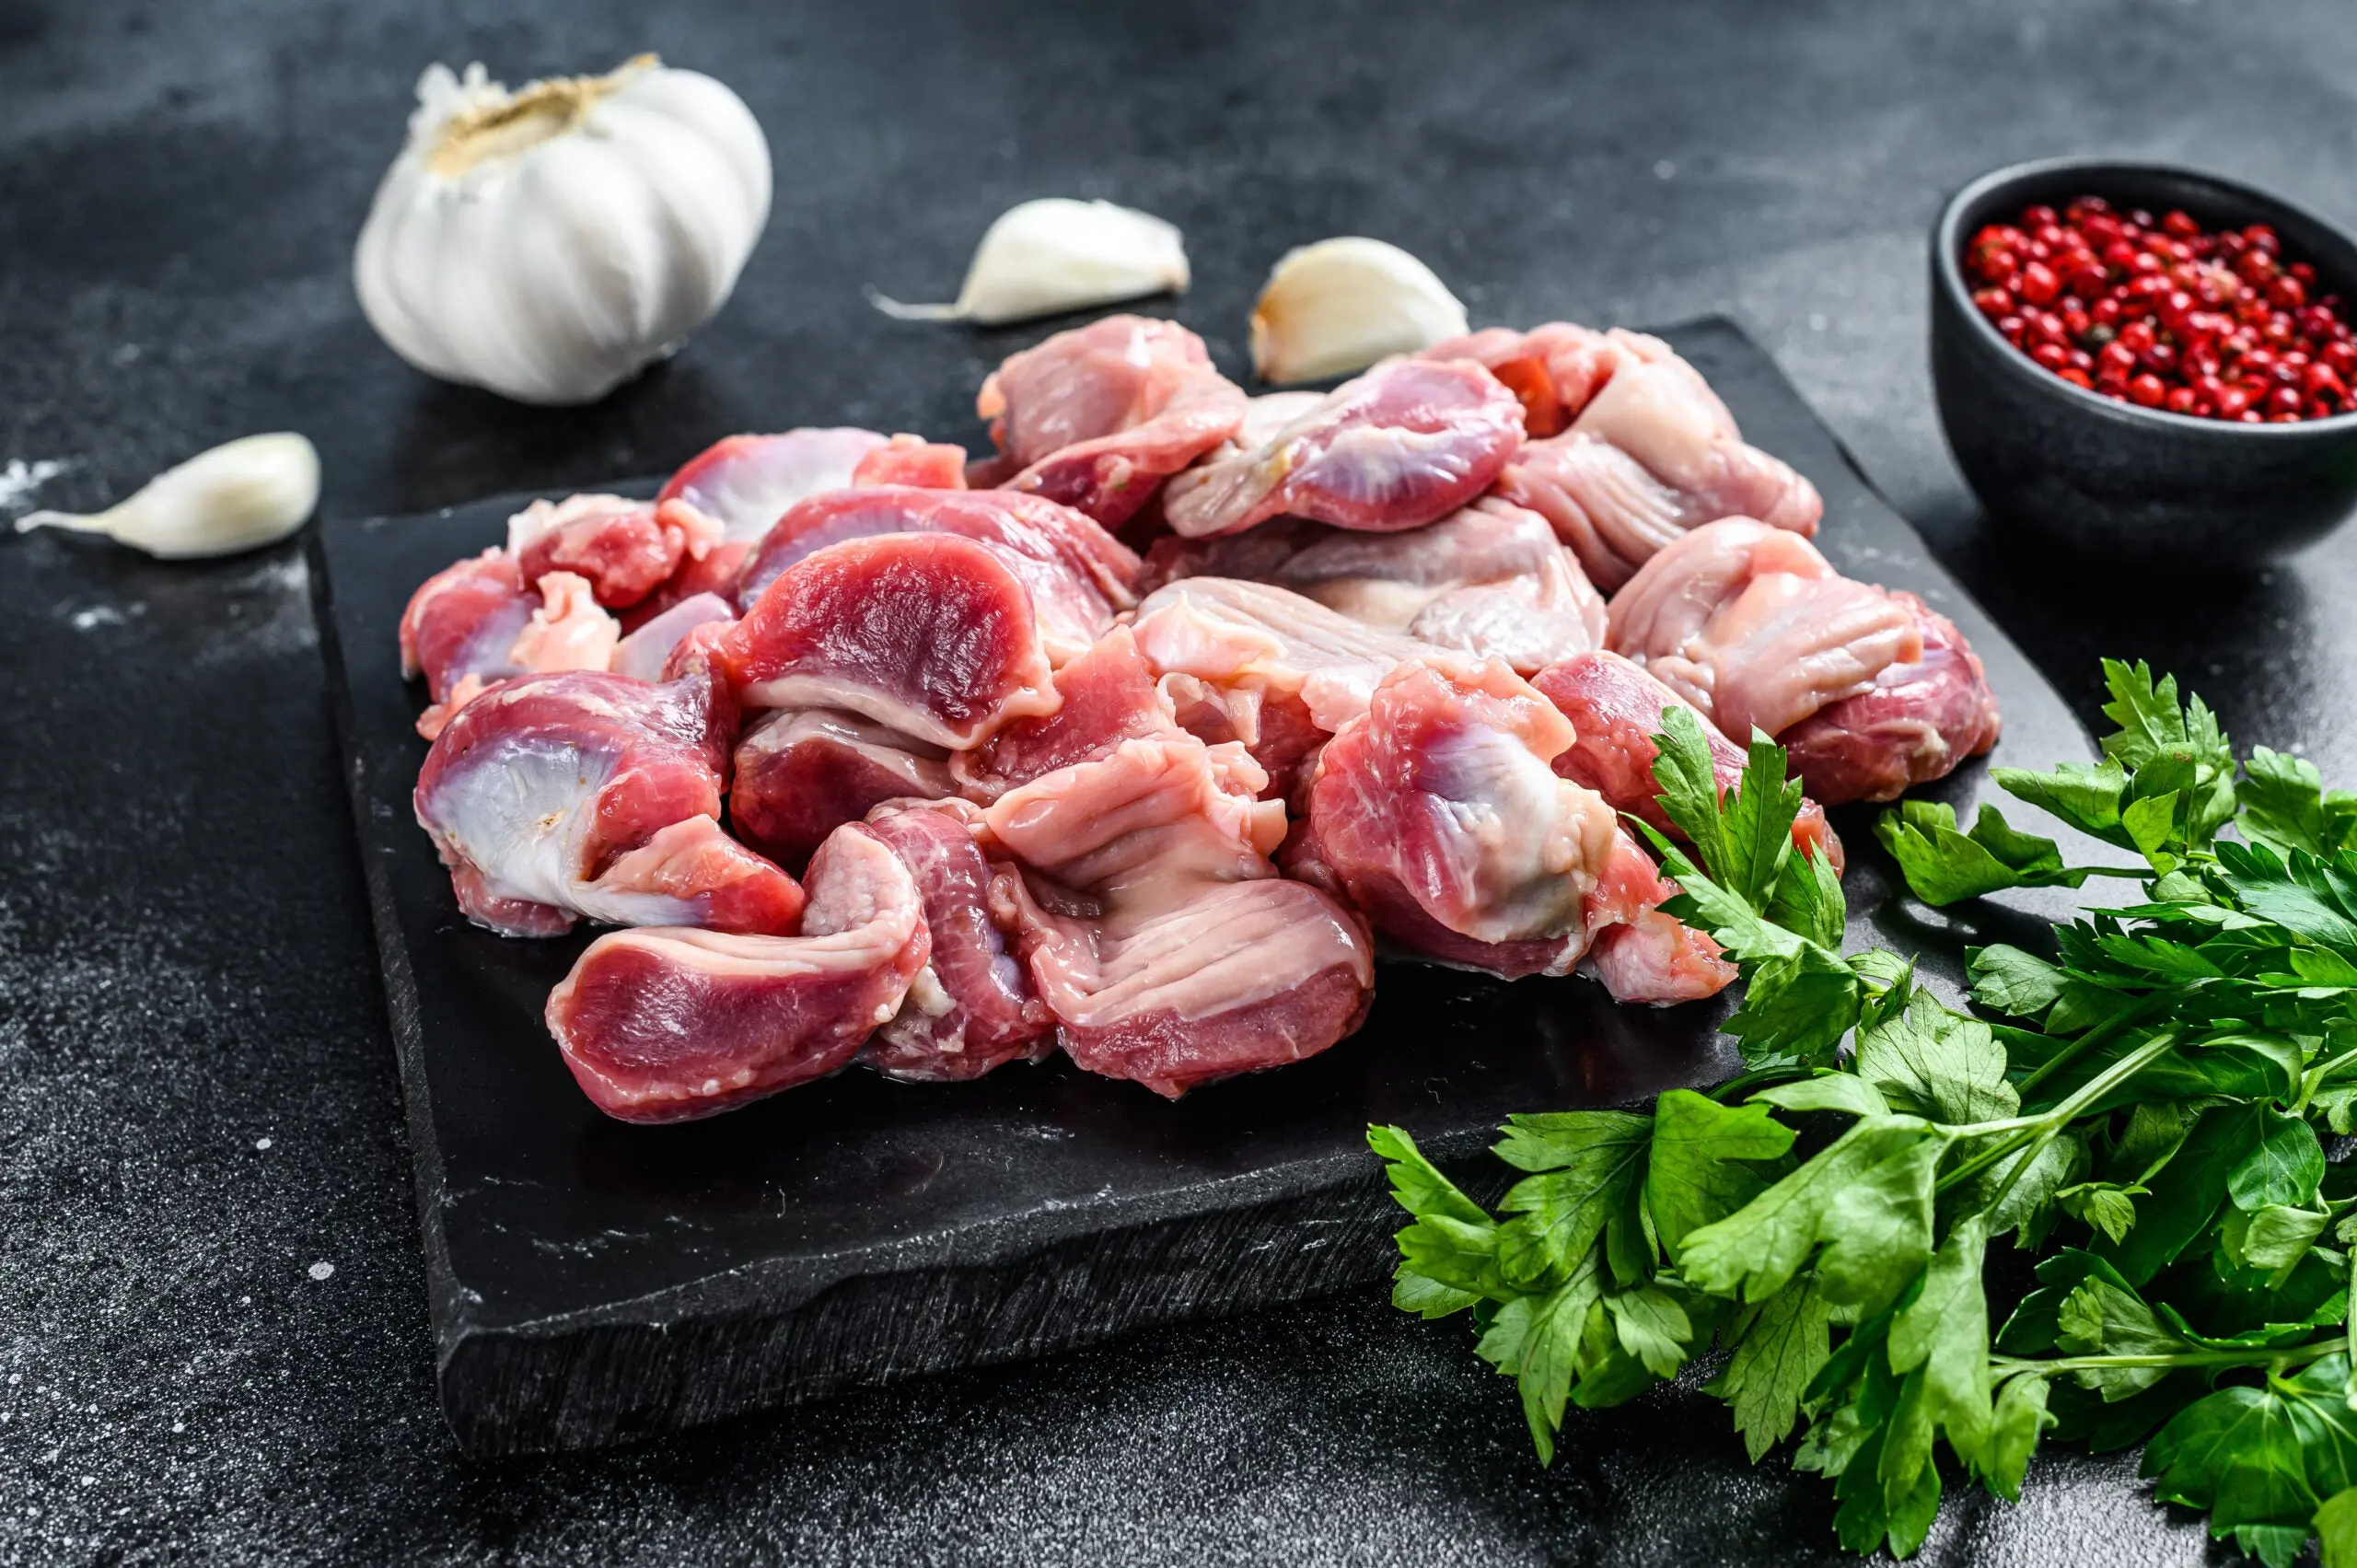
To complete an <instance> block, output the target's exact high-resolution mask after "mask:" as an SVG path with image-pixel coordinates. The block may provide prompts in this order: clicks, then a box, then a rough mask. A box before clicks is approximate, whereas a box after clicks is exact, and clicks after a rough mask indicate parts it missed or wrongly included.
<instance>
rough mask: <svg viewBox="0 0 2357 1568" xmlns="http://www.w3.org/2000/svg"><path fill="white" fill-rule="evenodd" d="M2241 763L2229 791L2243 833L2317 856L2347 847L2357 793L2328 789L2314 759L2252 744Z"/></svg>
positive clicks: (2281, 850)
mask: <svg viewBox="0 0 2357 1568" xmlns="http://www.w3.org/2000/svg"><path fill="white" fill-rule="evenodd" d="M2243 767H2244V778H2243V782H2242V783H2241V784H2239V785H2238V786H2236V788H2235V798H2236V799H2237V800H2239V801H2240V802H2241V804H2242V815H2241V816H2240V818H2239V819H2237V825H2238V826H2239V827H2240V828H2241V829H2242V830H2243V837H2245V838H2247V839H2248V840H2250V841H2251V842H2254V843H2263V844H2265V845H2267V846H2268V847H2269V848H2270V849H2272V850H2273V851H2275V853H2276V854H2290V853H2291V852H2292V851H2293V850H2295V849H2296V850H2305V851H2306V852H2307V853H2308V854H2313V855H2316V856H2319V857H2323V856H2330V855H2333V854H2339V853H2340V851H2341V850H2343V849H2346V848H2348V847H2349V844H2350V840H2351V835H2352V832H2357V795H2352V794H2351V793H2350V792H2349V791H2347V790H2334V791H2332V792H2330V793H2329V794H2328V793H2327V792H2326V790H2325V787H2324V779H2323V777H2322V775H2320V774H2319V773H2317V772H2316V764H2315V763H2313V762H2310V761H2306V760H2305V759H2304V758H2299V757H2293V756H2290V755H2288V754H2286V753H2284V752H2282V751H2270V750H2269V749H2267V748H2266V747H2264V746H2259V747H2254V748H2253V749H2252V750H2251V754H2250V758H2249V760H2248V761H2246V762H2245V763H2244V764H2243Z"/></svg>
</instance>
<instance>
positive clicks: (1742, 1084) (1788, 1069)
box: [1706, 1062, 1814, 1105]
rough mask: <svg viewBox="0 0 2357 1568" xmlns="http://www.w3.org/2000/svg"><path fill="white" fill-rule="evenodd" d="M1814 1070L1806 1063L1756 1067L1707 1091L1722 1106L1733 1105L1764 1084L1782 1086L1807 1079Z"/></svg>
mask: <svg viewBox="0 0 2357 1568" xmlns="http://www.w3.org/2000/svg"><path fill="white" fill-rule="evenodd" d="M1813 1070H1814V1069H1812V1068H1810V1067H1809V1066H1808V1065H1807V1064H1806V1063H1799V1062H1794V1063H1786V1064H1784V1065H1783V1066H1781V1067H1754V1068H1753V1069H1752V1070H1751V1071H1749V1072H1748V1073H1737V1074H1736V1075H1735V1076H1734V1077H1732V1078H1729V1079H1728V1080H1727V1081H1726V1082H1725V1083H1724V1084H1721V1085H1719V1086H1717V1087H1715V1088H1713V1089H1710V1090H1708V1091H1706V1092H1707V1093H1708V1094H1709V1095H1710V1097H1711V1098H1713V1099H1714V1100H1717V1101H1718V1102H1719V1103H1720V1104H1721V1105H1732V1104H1734V1103H1735V1097H1736V1096H1739V1095H1741V1094H1743V1093H1744V1092H1745V1091H1746V1090H1747V1089H1756V1088H1758V1087H1759V1086H1761V1085H1763V1084H1781V1083H1782V1082H1784V1081H1785V1080H1786V1079H1788V1078H1805V1077H1807V1076H1808V1074H1810V1073H1811V1072H1812V1071H1813Z"/></svg>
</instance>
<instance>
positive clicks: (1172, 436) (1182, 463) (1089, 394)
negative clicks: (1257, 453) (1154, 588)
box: [975, 316, 1247, 528]
mask: <svg viewBox="0 0 2357 1568" xmlns="http://www.w3.org/2000/svg"><path fill="white" fill-rule="evenodd" d="M1246 401H1247V400H1246V398H1245V396H1244V392H1243V390H1242V389H1240V388H1238V387H1237V386H1236V385H1235V384H1234V383H1233V382H1231V381H1229V380H1228V379H1227V378H1226V377H1224V376H1222V375H1221V374H1220V373H1219V372H1218V371H1217V370H1214V369H1213V368H1212V362H1211V355H1210V354H1208V353H1206V352H1205V351H1204V348H1203V341H1202V339H1201V338H1199V337H1197V336H1196V335H1195V334H1194V333H1192V332H1190V331H1188V330H1187V329H1186V328H1184V327H1182V326H1180V325H1179V324H1178V323H1177V322H1176V321H1157V320H1151V319H1147V318H1145V317H1142V316H1109V317H1107V318H1106V319H1103V320H1101V321H1092V322H1091V323H1089V324H1088V325H1087V326H1086V327H1080V328H1075V329H1074V330H1073V331H1068V332H1058V333H1057V334H1056V335H1055V336H1053V337H1051V338H1050V339H1048V341H1047V342H1045V343H1040V344H1039V346H1038V347H1036V348H1029V349H1026V350H1024V351H1023V352H1022V353H1020V354H1014V355H1011V356H1010V357H1009V358H1008V359H1007V360H1006V362H1005V363H1004V364H1003V365H1001V366H999V367H998V369H997V370H995V371H993V373H992V374H991V376H990V377H989V379H987V380H985V381H984V382H983V383H982V389H981V395H980V396H979V397H978V398H977V399H976V400H975V408H976V410H977V411H978V412H980V413H981V416H982V417H983V418H984V419H987V420H989V421H990V422H991V438H992V440H993V441H995V442H996V443H997V444H998V447H999V452H1000V458H1001V460H1002V463H1003V464H1004V468H1005V469H1006V470H1008V471H1007V472H1005V473H1004V474H1002V473H1000V472H998V471H996V470H985V475H986V477H987V478H989V479H990V480H992V481H993V482H1003V483H1004V484H1005V485H1007V486H1008V487H1010V488H1012V489H1016V490H1021V491H1028V492H1031V493H1033V494H1039V495H1044V496H1046V497H1048V498H1049V499H1050V500H1053V501H1060V502H1062V503H1063V504H1064V505H1067V506H1071V507H1074V508H1076V509H1077V510H1079V511H1082V512H1085V513H1086V514H1087V515H1088V516H1089V517H1094V518H1095V519H1096V520H1097V521H1098V522H1100V523H1102V524H1104V525H1105V526H1106V527H1107V528H1117V527H1119V526H1120V524H1121V523H1122V522H1123V521H1124V520H1125V519H1127V518H1128V517H1130V516H1131V515H1132V514H1133V513H1135V512H1136V511H1137V510H1138V509H1139V508H1140V507H1141V506H1143V505H1145V503H1146V501H1147V500H1148V498H1150V497H1151V496H1152V495H1153V494H1154V493H1155V489H1156V487H1158V486H1159V485H1160V484H1161V482H1162V481H1163V480H1164V479H1166V478H1167V477H1168V476H1169V475H1171V474H1174V473H1177V472H1178V471H1179V470H1181V469H1183V468H1185V467H1186V466H1187V465H1188V464H1190V463H1191V462H1193V461H1194V460H1195V459H1197V458H1199V457H1202V455H1203V454H1204V453H1205V452H1208V451H1210V450H1211V449H1212V448H1213V447H1217V446H1218V445H1219V444H1220V443H1221V442H1223V441H1225V440H1226V439H1227V438H1228V437H1230V436H1234V435H1235V434H1236V432H1237V426H1238V425H1239V424H1242V423H1243V420H1244V413H1245V404H1246Z"/></svg>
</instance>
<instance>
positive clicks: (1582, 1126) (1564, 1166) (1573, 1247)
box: [1496, 1110, 1653, 1285]
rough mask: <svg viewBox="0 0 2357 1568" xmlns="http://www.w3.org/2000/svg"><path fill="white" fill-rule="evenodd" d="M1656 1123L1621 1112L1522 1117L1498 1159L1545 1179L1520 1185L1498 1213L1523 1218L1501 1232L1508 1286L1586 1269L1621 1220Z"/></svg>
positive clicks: (1511, 1121)
mask: <svg viewBox="0 0 2357 1568" xmlns="http://www.w3.org/2000/svg"><path fill="white" fill-rule="evenodd" d="M1652 1133H1653V1119H1652V1118H1651V1117H1644V1116H1631V1115H1628V1114H1627V1113H1625V1112H1621V1111H1611V1110H1585V1111H1582V1110H1574V1111H1567V1112H1563V1113H1561V1114H1556V1115H1549V1116H1515V1117H1509V1118H1507V1121H1506V1135H1505V1138H1504V1141H1502V1142H1501V1143H1499V1144H1498V1145H1497V1151H1496V1152H1497V1156H1498V1157H1499V1158H1500V1159H1502V1160H1504V1161H1505V1162H1506V1163H1507V1164H1508V1165H1511V1166H1514V1167H1516V1168H1518V1169H1522V1170H1530V1171H1537V1172H1539V1173H1540V1174H1538V1175H1534V1176H1530V1177H1527V1178H1525V1179H1523V1180H1521V1181H1518V1182H1516V1183H1515V1185H1514V1186H1513V1187H1512V1188H1511V1189H1510V1190H1509V1191H1507V1193H1506V1195H1505V1197H1504V1200H1502V1201H1501V1202H1499V1204H1498V1207H1499V1208H1500V1209H1502V1210H1504V1212H1505V1213H1507V1214H1514V1215H1516V1216H1518V1217H1517V1218H1515V1219H1514V1220H1512V1221H1509V1222H1508V1223H1507V1224H1506V1225H1504V1226H1502V1227H1501V1228H1500V1230H1499V1233H1498V1264H1499V1267H1500V1268H1501V1269H1503V1270H1504V1273H1505V1276H1506V1279H1507V1280H1508V1281H1509V1282H1510V1283H1514V1284H1517V1285H1528V1284H1532V1283H1537V1282H1538V1281H1542V1280H1547V1279H1555V1278H1562V1277H1563V1276H1564V1275H1565V1274H1567V1273H1568V1272H1570V1271H1571V1270H1572V1269H1573V1267H1574V1266H1575V1265H1579V1264H1581V1262H1582V1260H1584V1259H1585V1257H1586V1256H1587V1254H1588V1253H1589V1251H1590V1250H1591V1249H1594V1247H1595V1246H1596V1240H1597V1238H1598V1237H1601V1236H1602V1235H1603V1234H1604V1227H1605V1226H1606V1225H1608V1224H1609V1223H1611V1221H1612V1220H1613V1219H1614V1218H1615V1216H1616V1215H1617V1214H1619V1213H1620V1209H1621V1206H1622V1202H1623V1200H1624V1199H1625V1198H1626V1197H1627V1195H1628V1191H1629V1189H1630V1187H1631V1184H1632V1183H1634V1182H1635V1181H1636V1180H1637V1179H1638V1177H1639V1175H1640V1173H1641V1172H1642V1170H1643V1163H1644V1156H1645V1149H1646V1146H1647V1144H1648V1143H1649V1142H1650V1140H1651V1137H1652Z"/></svg>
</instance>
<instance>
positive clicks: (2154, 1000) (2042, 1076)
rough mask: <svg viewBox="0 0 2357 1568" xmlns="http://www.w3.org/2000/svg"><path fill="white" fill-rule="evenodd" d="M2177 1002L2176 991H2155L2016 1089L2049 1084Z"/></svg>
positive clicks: (2055, 1057) (2055, 1056)
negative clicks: (2084, 1058) (2065, 1071)
mask: <svg viewBox="0 0 2357 1568" xmlns="http://www.w3.org/2000/svg"><path fill="white" fill-rule="evenodd" d="M2177 1000H2179V998H2178V996H2177V992H2176V989H2175V988H2174V987H2172V988H2171V989H2169V990H2167V991H2155V992H2154V993H2152V994H2151V995H2150V996H2147V997H2145V998H2144V999H2143V1000H2142V1002H2139V1003H2138V1004H2136V1005H2135V1006H2133V1007H2131V1008H2130V1009H2129V1010H2128V1011H2127V1012H2125V1013H2122V1014H2121V1015H2119V1016H2118V1017H2117V1018H2114V1019H2112V1020H2111V1021H2110V1022H2109V1023H2107V1024H2098V1025H2096V1027H2095V1028H2091V1029H2089V1030H2088V1031H2087V1032H2086V1033H2085V1034H2083V1035H2081V1036H2080V1037H2079V1038H2078V1039H2077V1040H2073V1041H2072V1042H2071V1043H2070V1044H2069V1045H2066V1046H2064V1047H2063V1048H2062V1049H2061V1051H2056V1052H2055V1053H2054V1054H2053V1055H2051V1056H2049V1057H2048V1058H2047V1059H2046V1060H2045V1061H2044V1062H2042V1063H2039V1064H2038V1066H2036V1067H2034V1068H2032V1069H2031V1070H2030V1072H2029V1074H2028V1075H2027V1076H2026V1077H2024V1078H2023V1079H2022V1081H2021V1082H2020V1083H2018V1084H2016V1085H2014V1088H2015V1089H2016V1090H2017V1091H2018V1092H2020V1093H2021V1094H2024V1095H2026V1094H2028V1093H2029V1092H2030V1090H2032V1089H2034V1088H2036V1087H2038V1085H2040V1084H2042V1083H2044V1082H2046V1080H2047V1079H2049V1078H2050V1077H2052V1076H2053V1075H2054V1074H2056V1073H2058V1072H2060V1071H2061V1069H2063V1068H2065V1067H2067V1066H2069V1065H2070V1064H2071V1063H2073V1062H2076V1061H2077V1060H2078V1059H2079V1058H2080V1057H2082V1056H2084V1055H2085V1054H2086V1053H2087V1052H2088V1051H2092V1050H2094V1049H2095V1048H2096V1046H2098V1045H2104V1044H2108V1043H2109V1042H2110V1040H2111V1039H2112V1037H2113V1036H2115V1035H2117V1034H2119V1032H2120V1031H2121V1030H2123V1029H2126V1028H2129V1027H2130V1026H2131V1025H2134V1024H2140V1023H2142V1022H2143V1021H2144V1019H2145V1018H2147V1017H2148V1016H2151V1015H2152V1013H2153V1011H2154V1009H2155V1008H2157V1007H2159V1006H2161V1005H2164V1004H2165V1003H2172V1002H2176V1001H2177Z"/></svg>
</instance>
